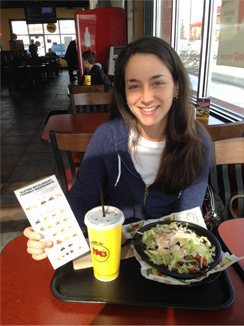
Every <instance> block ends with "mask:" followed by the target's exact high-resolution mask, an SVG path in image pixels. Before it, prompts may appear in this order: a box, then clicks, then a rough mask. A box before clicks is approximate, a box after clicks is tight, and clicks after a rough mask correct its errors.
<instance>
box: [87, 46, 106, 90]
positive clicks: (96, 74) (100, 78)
mask: <svg viewBox="0 0 244 326" xmlns="http://www.w3.org/2000/svg"><path fill="white" fill-rule="evenodd" d="M95 61H96V57H95V53H94V52H92V51H86V52H84V53H83V55H82V63H83V67H84V70H85V71H86V70H88V72H89V73H90V75H91V85H105V86H106V87H107V86H112V83H111V81H110V79H109V78H108V76H107V75H106V74H105V72H104V70H103V67H102V65H101V64H100V63H95ZM81 84H82V85H84V75H83V76H82V79H81Z"/></svg>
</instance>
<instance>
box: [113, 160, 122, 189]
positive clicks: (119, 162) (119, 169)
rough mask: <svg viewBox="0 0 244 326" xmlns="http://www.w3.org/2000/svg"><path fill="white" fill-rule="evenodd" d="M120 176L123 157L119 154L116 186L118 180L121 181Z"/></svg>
mask: <svg viewBox="0 0 244 326" xmlns="http://www.w3.org/2000/svg"><path fill="white" fill-rule="evenodd" d="M120 176H121V158H120V156H119V154H118V176H117V179H116V182H115V185H114V186H115V187H116V186H117V184H118V182H119V179H120Z"/></svg>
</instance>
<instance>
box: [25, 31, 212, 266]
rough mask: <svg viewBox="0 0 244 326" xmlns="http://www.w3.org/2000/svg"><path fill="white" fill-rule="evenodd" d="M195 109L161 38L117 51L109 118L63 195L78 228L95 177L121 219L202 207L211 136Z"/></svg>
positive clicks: (37, 249) (92, 201)
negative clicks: (199, 119)
mask: <svg viewBox="0 0 244 326" xmlns="http://www.w3.org/2000/svg"><path fill="white" fill-rule="evenodd" d="M194 112H195V111H194V107H192V104H191V98H190V82H189V77H188V74H187V71H186V69H185V68H184V65H183V63H182V61H181V59H180V58H179V56H178V54H177V53H176V51H175V50H174V49H173V48H172V47H171V46H170V45H169V44H168V43H167V42H165V41H163V40H162V39H160V38H157V37H150V36H147V37H141V38H139V39H137V40H136V41H134V42H132V43H130V44H129V45H127V46H126V47H125V48H124V49H123V50H122V51H121V53H120V54H119V57H118V59H117V61H116V67H115V82H114V92H113V102H112V111H111V117H110V120H109V121H107V122H105V123H104V124H102V125H101V126H100V127H98V128H97V130H96V131H95V133H94V136H93V137H92V139H91V141H90V144H89V146H88V148H87V151H86V153H85V156H84V158H83V161H82V163H81V167H80V169H79V171H78V174H77V180H76V182H75V183H74V185H73V186H72V188H71V190H70V192H69V193H68V195H67V198H68V201H69V204H70V206H71V208H72V210H73V212H74V214H75V216H76V218H77V221H78V222H79V224H80V226H81V227H82V226H83V225H84V216H85V214H86V212H87V211H88V210H90V209H92V208H93V207H95V206H98V205H99V198H100V191H99V180H102V181H103V187H104V191H106V192H107V194H108V196H109V201H108V202H107V203H109V204H111V205H113V206H115V207H118V208H119V209H120V210H122V211H123V213H124V216H125V218H126V220H125V224H127V223H129V221H130V218H133V219H134V220H146V219H149V218H159V217H162V216H166V215H169V214H171V213H174V212H181V211H185V210H188V209H191V208H195V207H198V206H199V207H201V206H202V204H203V200H204V196H205V192H206V188H207V182H208V174H209V166H210V147H211V146H210V144H211V141H210V138H209V136H208V134H207V133H206V131H205V130H204V128H203V127H202V125H201V123H199V122H198V121H197V120H196V119H195V118H194ZM24 234H25V236H26V237H27V238H28V239H29V240H28V242H27V251H28V252H29V253H30V254H32V257H33V258H34V259H36V260H41V259H43V258H45V257H47V254H46V253H45V252H44V248H46V247H49V246H51V245H52V242H50V241H44V242H40V241H39V240H40V239H41V235H40V234H38V233H36V232H34V231H33V229H32V228H31V227H29V228H26V229H25V230H24Z"/></svg>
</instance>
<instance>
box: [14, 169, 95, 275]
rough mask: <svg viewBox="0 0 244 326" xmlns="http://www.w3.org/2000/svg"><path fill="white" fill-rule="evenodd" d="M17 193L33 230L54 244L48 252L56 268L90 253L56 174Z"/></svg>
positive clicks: (44, 239) (16, 191)
mask: <svg viewBox="0 0 244 326" xmlns="http://www.w3.org/2000/svg"><path fill="white" fill-rule="evenodd" d="M14 193H15V195H16V197H17V198H18V200H19V202H20V205H21V206H22V208H23V210H24V212H25V214H26V216H27V218H28V220H29V221H30V224H31V225H32V227H33V229H34V230H35V232H38V233H40V234H41V235H42V237H43V239H42V240H41V241H46V240H50V241H52V242H53V246H52V247H51V248H47V249H45V251H46V253H47V254H48V258H49V260H50V262H51V264H52V266H53V268H54V269H56V268H58V267H60V266H62V265H64V264H66V263H68V262H69V261H71V260H73V259H75V258H77V257H78V256H81V255H83V254H84V253H86V252H88V251H89V250H90V249H89V246H88V244H87V241H86V239H85V237H84V235H83V233H82V231H81V229H80V226H79V224H78V222H77V220H76V218H75V216H74V214H73V212H72V210H71V208H70V206H69V203H68V201H67V199H66V197H65V195H64V193H63V191H62V189H61V187H60V185H59V183H58V181H57V179H56V177H55V175H52V176H50V177H47V178H44V179H41V180H38V181H36V182H33V183H31V184H28V185H26V186H25V187H22V188H20V189H17V190H15V191H14Z"/></svg>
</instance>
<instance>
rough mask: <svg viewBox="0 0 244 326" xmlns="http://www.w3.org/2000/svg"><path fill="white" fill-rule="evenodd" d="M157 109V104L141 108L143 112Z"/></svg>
mask: <svg viewBox="0 0 244 326" xmlns="http://www.w3.org/2000/svg"><path fill="white" fill-rule="evenodd" d="M156 109H157V106H152V107H151V108H141V110H142V111H144V112H152V111H154V110H156Z"/></svg>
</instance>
